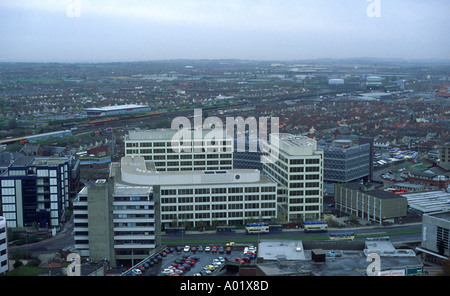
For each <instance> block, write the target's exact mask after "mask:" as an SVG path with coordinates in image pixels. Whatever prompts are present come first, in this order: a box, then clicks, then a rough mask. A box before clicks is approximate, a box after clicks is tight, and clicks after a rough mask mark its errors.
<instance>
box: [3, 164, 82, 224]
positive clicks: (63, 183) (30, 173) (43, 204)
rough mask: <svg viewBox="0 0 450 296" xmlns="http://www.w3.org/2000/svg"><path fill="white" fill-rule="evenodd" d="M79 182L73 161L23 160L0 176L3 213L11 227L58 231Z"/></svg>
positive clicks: (76, 166)
mask: <svg viewBox="0 0 450 296" xmlns="http://www.w3.org/2000/svg"><path fill="white" fill-rule="evenodd" d="M77 180H79V166H78V161H77V160H75V159H74V158H73V157H35V156H24V157H21V158H18V159H17V160H16V161H14V162H13V163H12V164H10V165H9V166H8V168H7V170H6V171H4V172H3V173H2V174H1V175H0V182H1V193H0V198H1V203H0V206H1V211H0V214H2V215H3V216H4V217H5V219H6V220H7V221H8V227H11V228H15V227H31V226H34V225H35V224H37V225H38V226H39V227H41V228H45V227H51V228H54V227H58V226H59V225H60V223H61V222H62V220H63V217H64V215H65V212H66V210H67V208H68V207H69V201H70V198H71V194H72V193H73V191H75V190H76V187H77V186H78V185H77Z"/></svg>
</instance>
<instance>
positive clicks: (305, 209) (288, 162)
mask: <svg viewBox="0 0 450 296" xmlns="http://www.w3.org/2000/svg"><path fill="white" fill-rule="evenodd" d="M263 147H264V148H263V149H262V150H263V162H264V163H263V173H264V174H265V175H267V176H269V177H270V178H271V179H273V180H274V181H275V182H276V183H277V184H278V206H279V207H278V210H279V213H278V214H279V216H280V215H283V216H284V217H286V220H287V221H288V222H299V221H302V220H310V219H319V218H320V214H321V213H322V208H323V205H322V203H323V165H324V159H323V158H324V157H323V151H321V150H318V149H317V142H316V141H315V140H313V139H310V138H308V137H304V136H294V135H290V134H271V135H270V137H269V142H267V143H265V144H264V146H263Z"/></svg>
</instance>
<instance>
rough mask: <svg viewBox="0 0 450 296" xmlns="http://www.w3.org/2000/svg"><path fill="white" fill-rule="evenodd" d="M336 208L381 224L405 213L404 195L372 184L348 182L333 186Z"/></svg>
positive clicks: (406, 203)
mask: <svg viewBox="0 0 450 296" xmlns="http://www.w3.org/2000/svg"><path fill="white" fill-rule="evenodd" d="M335 203H336V210H337V211H340V212H341V213H346V214H349V215H355V216H356V217H359V218H362V219H365V220H367V221H372V222H374V223H378V224H380V225H381V224H382V223H383V221H385V220H391V221H392V220H394V222H395V220H398V219H399V218H401V217H405V216H406V215H407V208H408V201H407V199H406V197H403V196H400V195H396V194H393V193H391V192H387V191H383V190H378V189H376V188H374V185H372V184H365V185H364V184H360V183H348V184H342V185H340V186H336V187H335Z"/></svg>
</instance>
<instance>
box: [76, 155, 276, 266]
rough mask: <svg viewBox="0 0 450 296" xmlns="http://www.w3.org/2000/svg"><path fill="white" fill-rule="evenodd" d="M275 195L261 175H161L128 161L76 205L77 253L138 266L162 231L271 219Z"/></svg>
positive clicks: (272, 186) (273, 187)
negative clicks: (183, 227)
mask: <svg viewBox="0 0 450 296" xmlns="http://www.w3.org/2000/svg"><path fill="white" fill-rule="evenodd" d="M276 192H277V184H276V183H275V182H273V181H272V180H271V179H269V178H268V177H266V176H261V174H260V172H259V171H257V170H216V171H178V172H159V171H156V170H154V166H153V165H152V164H151V163H146V162H145V160H144V158H143V157H139V156H125V157H123V158H122V160H121V162H120V163H112V165H111V172H110V178H109V179H108V180H98V181H97V183H96V184H95V185H94V186H92V187H88V188H84V189H83V190H82V191H81V192H80V193H79V196H78V198H77V200H76V201H75V202H74V217H75V220H74V223H75V248H76V249H77V250H78V252H79V253H80V255H81V256H82V257H89V258H91V260H102V259H103V258H105V257H106V258H108V260H111V262H113V261H114V262H117V266H119V265H121V264H128V263H129V262H131V261H130V260H133V261H134V262H137V261H136V260H142V259H144V258H145V257H147V256H148V255H149V253H150V252H151V251H152V250H153V249H155V248H156V247H157V246H158V245H159V244H160V232H161V228H167V227H172V226H181V225H183V226H191V227H199V225H204V226H208V225H214V224H215V223H217V224H218V225H227V226H228V225H230V226H231V225H239V224H243V223H245V221H247V220H249V219H263V220H265V221H269V220H271V219H273V218H274V217H276V216H277V206H276ZM174 222H176V225H174ZM110 258H111V259H110Z"/></svg>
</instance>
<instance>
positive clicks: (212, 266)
mask: <svg viewBox="0 0 450 296" xmlns="http://www.w3.org/2000/svg"><path fill="white" fill-rule="evenodd" d="M206 268H208V269H209V270H211V271H212V270H214V269H216V268H215V267H214V265H211V264H210V265H206Z"/></svg>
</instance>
